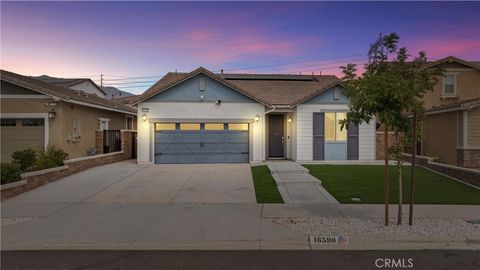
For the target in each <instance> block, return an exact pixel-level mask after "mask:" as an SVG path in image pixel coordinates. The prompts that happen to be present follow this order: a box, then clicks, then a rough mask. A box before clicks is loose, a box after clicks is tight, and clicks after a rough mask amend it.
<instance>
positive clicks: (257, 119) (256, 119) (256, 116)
mask: <svg viewBox="0 0 480 270" xmlns="http://www.w3.org/2000/svg"><path fill="white" fill-rule="evenodd" d="M254 119H255V122H258V121H259V120H260V115H258V113H257V115H255V118H254Z"/></svg>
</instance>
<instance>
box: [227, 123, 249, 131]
mask: <svg viewBox="0 0 480 270" xmlns="http://www.w3.org/2000/svg"><path fill="white" fill-rule="evenodd" d="M228 130H239V131H248V124H246V123H244V124H236V123H233V124H228Z"/></svg>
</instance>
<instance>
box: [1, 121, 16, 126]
mask: <svg viewBox="0 0 480 270" xmlns="http://www.w3.org/2000/svg"><path fill="white" fill-rule="evenodd" d="M1 126H2V127H16V126H17V119H2V125H1Z"/></svg>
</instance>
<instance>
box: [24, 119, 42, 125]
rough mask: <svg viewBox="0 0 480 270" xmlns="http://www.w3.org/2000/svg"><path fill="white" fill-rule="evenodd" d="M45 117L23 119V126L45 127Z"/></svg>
mask: <svg viewBox="0 0 480 270" xmlns="http://www.w3.org/2000/svg"><path fill="white" fill-rule="evenodd" d="M43 125H44V122H43V119H22V126H24V127H43Z"/></svg>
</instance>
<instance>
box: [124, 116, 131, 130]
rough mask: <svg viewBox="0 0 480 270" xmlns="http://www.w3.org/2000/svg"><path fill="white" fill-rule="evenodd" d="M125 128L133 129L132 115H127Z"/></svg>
mask: <svg viewBox="0 0 480 270" xmlns="http://www.w3.org/2000/svg"><path fill="white" fill-rule="evenodd" d="M125 128H126V129H127V130H133V117H131V116H127V123H126V127H125Z"/></svg>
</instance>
